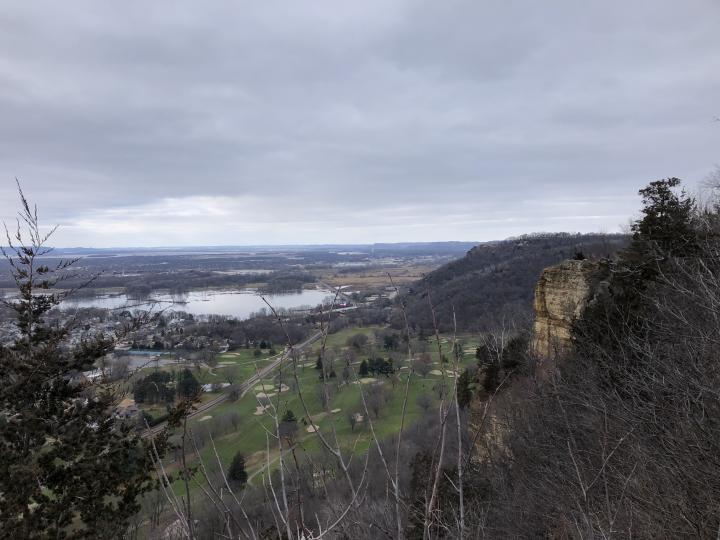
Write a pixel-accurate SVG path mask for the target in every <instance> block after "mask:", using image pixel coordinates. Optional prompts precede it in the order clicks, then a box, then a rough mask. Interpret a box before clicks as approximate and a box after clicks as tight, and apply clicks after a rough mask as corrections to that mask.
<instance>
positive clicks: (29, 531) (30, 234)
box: [0, 191, 162, 538]
mask: <svg viewBox="0 0 720 540" xmlns="http://www.w3.org/2000/svg"><path fill="white" fill-rule="evenodd" d="M20 200H21V203H22V210H21V212H20V214H19V218H20V219H19V220H18V223H19V224H20V223H22V224H23V229H22V230H21V228H20V225H18V230H17V231H16V232H15V233H14V234H13V235H12V237H11V235H10V234H8V238H7V243H8V247H6V248H4V249H2V253H3V255H4V256H5V258H6V260H7V261H8V263H9V266H10V271H11V274H12V277H13V278H14V281H15V284H16V286H17V289H18V297H17V299H16V300H11V301H8V302H6V305H9V306H10V307H11V308H12V310H13V311H14V312H15V316H16V321H15V324H16V327H17V330H18V337H17V339H16V340H15V342H14V343H12V344H10V345H7V346H3V347H0V534H1V535H2V536H3V537H6V538H10V537H12V538H66V537H73V538H89V537H92V538H120V537H122V536H123V534H124V532H125V529H126V527H127V523H128V520H129V518H130V517H131V516H132V515H134V514H135V513H136V512H137V511H138V510H139V509H140V506H139V504H138V502H137V499H138V497H139V496H140V495H141V494H143V493H144V492H146V491H148V490H149V489H150V488H151V487H152V483H151V475H150V472H151V471H152V468H153V467H152V460H151V459H150V455H149V449H148V447H147V446H146V444H145V443H143V442H142V440H141V439H140V437H139V435H138V434H136V433H135V432H134V431H133V427H132V426H131V425H130V424H125V423H122V422H120V421H118V420H116V419H115V418H114V414H113V412H114V410H115V405H116V403H117V402H118V401H119V396H116V395H115V394H113V391H112V389H111V388H106V387H104V386H103V385H102V383H101V382H96V383H90V382H88V381H87V380H85V379H84V378H83V377H82V372H83V371H84V370H88V369H90V368H91V367H92V366H93V364H94V362H95V360H97V359H98V358H100V357H102V356H103V355H105V354H107V353H108V352H110V351H111V350H112V349H113V348H114V342H113V340H111V339H106V338H102V337H98V338H97V339H93V340H84V341H82V342H81V343H80V344H79V345H75V346H73V345H71V344H70V342H69V337H70V330H71V328H70V327H68V326H62V325H58V324H53V325H50V324H48V323H46V321H45V315H46V314H47V312H48V311H49V310H50V309H51V308H53V307H55V306H57V305H58V304H59V303H60V302H61V301H62V300H63V299H64V298H65V296H66V295H65V294H63V293H59V292H54V287H55V285H57V284H58V282H59V281H61V280H62V279H64V278H65V277H66V276H68V275H69V272H70V271H71V266H72V264H73V262H74V261H64V262H59V263H57V264H55V265H54V266H47V265H46V263H45V261H46V260H47V259H44V258H43V257H44V256H46V255H47V254H48V253H50V251H51V249H50V248H47V247H46V242H47V241H48V239H49V237H50V236H51V234H52V231H51V233H49V234H47V235H43V234H42V233H41V232H40V226H39V223H38V218H37V210H36V209H35V208H33V209H32V210H31V208H30V206H29V204H28V202H27V200H26V199H25V197H24V195H23V194H22V191H20ZM40 293H42V294H40ZM158 446H159V447H160V446H162V442H161V441H159V440H158Z"/></svg>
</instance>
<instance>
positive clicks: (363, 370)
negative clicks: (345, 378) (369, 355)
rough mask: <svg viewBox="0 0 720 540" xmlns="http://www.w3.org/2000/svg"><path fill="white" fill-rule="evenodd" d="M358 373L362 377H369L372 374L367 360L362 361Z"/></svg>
mask: <svg viewBox="0 0 720 540" xmlns="http://www.w3.org/2000/svg"><path fill="white" fill-rule="evenodd" d="M358 373H359V374H360V376H361V377H367V376H368V375H369V374H370V372H369V370H368V363H367V361H366V360H363V361H362V362H360V369H359V371H358Z"/></svg>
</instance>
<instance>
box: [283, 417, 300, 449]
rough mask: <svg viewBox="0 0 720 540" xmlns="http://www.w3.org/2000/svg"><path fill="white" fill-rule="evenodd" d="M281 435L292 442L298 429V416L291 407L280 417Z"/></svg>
mask: <svg viewBox="0 0 720 540" xmlns="http://www.w3.org/2000/svg"><path fill="white" fill-rule="evenodd" d="M279 427H280V436H281V437H283V438H284V439H287V440H288V442H289V443H291V444H292V441H293V438H294V437H295V434H296V433H297V431H298V425H297V417H296V416H295V413H294V412H292V410H291V409H288V410H286V411H285V414H283V416H282V418H281V419H280V426H279Z"/></svg>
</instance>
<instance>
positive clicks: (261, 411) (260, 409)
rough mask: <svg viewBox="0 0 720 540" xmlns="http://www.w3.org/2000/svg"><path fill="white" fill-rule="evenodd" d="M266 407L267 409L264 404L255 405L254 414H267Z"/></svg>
mask: <svg viewBox="0 0 720 540" xmlns="http://www.w3.org/2000/svg"><path fill="white" fill-rule="evenodd" d="M266 409H267V407H263V406H262V405H258V406H257V407H255V412H254V413H253V414H254V415H255V416H261V415H263V414H265V410H266Z"/></svg>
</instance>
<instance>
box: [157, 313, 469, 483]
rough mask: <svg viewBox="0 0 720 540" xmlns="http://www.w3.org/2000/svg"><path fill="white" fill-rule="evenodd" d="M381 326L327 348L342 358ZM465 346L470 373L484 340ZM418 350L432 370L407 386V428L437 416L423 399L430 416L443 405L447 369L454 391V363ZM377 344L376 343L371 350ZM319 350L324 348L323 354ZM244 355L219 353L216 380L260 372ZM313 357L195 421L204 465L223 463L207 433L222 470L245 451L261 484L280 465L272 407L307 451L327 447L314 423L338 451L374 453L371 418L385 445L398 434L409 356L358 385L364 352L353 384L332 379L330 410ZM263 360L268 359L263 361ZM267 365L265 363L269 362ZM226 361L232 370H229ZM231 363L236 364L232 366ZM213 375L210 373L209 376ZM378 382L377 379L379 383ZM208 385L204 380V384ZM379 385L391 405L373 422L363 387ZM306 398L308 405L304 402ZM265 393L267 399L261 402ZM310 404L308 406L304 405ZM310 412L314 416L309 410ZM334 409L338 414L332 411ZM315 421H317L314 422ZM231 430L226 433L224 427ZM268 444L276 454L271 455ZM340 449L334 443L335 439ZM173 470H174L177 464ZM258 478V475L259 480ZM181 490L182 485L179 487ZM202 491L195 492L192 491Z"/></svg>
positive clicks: (433, 349)
mask: <svg viewBox="0 0 720 540" xmlns="http://www.w3.org/2000/svg"><path fill="white" fill-rule="evenodd" d="M376 329H377V327H365V328H349V329H344V330H343V331H341V332H338V333H337V334H332V335H330V336H329V338H328V343H329V344H330V343H332V344H333V347H334V348H335V350H336V351H338V350H339V351H340V352H343V349H344V348H345V342H346V341H347V338H348V337H350V336H352V335H354V334H357V333H363V334H366V335H368V337H370V338H372V336H373V334H374V332H375V330H376ZM459 341H461V342H462V344H463V355H462V359H461V361H460V362H461V368H460V371H462V370H463V369H464V368H465V367H467V366H468V365H470V364H473V363H474V362H475V355H474V350H475V347H476V346H477V340H473V339H471V338H469V337H467V336H463V338H462V339H461V340H460V339H459ZM412 345H413V349H415V350H426V351H427V352H428V353H429V354H430V355H431V357H432V360H433V365H432V368H433V369H432V371H431V372H430V373H428V374H427V375H426V376H425V377H422V376H420V375H419V374H417V373H414V374H412V375H411V377H410V384H409V387H408V397H407V410H406V417H405V426H410V425H412V424H413V423H415V422H417V421H418V420H419V419H420V418H421V417H422V416H423V415H424V414H432V413H431V412H426V411H425V410H423V408H422V407H421V405H419V404H418V397H419V396H420V395H421V394H425V395H427V396H429V400H430V405H429V406H428V410H430V411H431V410H432V409H433V408H435V407H437V403H438V384H443V376H442V373H441V372H442V370H443V367H444V368H445V370H446V373H447V374H448V376H447V377H446V378H445V380H444V384H445V386H446V388H450V387H452V385H453V381H454V378H453V376H452V373H451V372H452V363H445V364H443V365H441V364H440V361H439V359H440V355H439V354H438V352H437V344H436V343H435V341H434V339H433V340H428V342H427V343H424V344H421V343H419V342H417V341H415V340H413V342H412ZM441 346H442V354H443V356H446V357H447V358H452V357H453V355H452V338H451V337H448V336H442V340H441ZM372 348H373V344H372V343H371V344H370V345H369V349H370V350H372ZM316 349H317V348H316ZM238 352H239V355H238V356H235V355H234V353H225V354H223V355H219V364H218V366H217V367H216V368H214V370H213V371H214V372H215V373H216V374H217V376H221V375H222V370H223V369H228V368H230V367H234V368H235V369H238V370H241V373H242V374H243V375H247V376H250V375H251V374H252V373H253V372H254V369H255V368H254V363H255V360H256V359H255V358H254V357H253V358H248V356H249V355H252V351H249V352H247V351H245V350H241V351H238ZM312 354H313V355H312V356H308V357H307V358H305V359H304V360H300V361H298V363H297V366H296V367H293V365H292V362H288V363H286V364H285V365H284V367H283V368H282V371H276V372H275V373H274V374H272V375H268V376H267V377H266V378H265V379H264V380H263V381H259V382H258V383H256V384H255V385H254V386H253V388H251V389H250V391H248V392H247V394H246V395H245V396H243V397H242V398H240V399H238V400H237V401H235V402H229V401H226V402H224V403H222V404H220V405H218V406H217V407H214V408H212V409H211V410H209V411H208V412H207V414H200V415H198V416H196V417H194V418H193V419H192V420H191V422H190V426H191V429H192V430H193V432H194V433H195V434H196V435H197V436H198V438H199V439H202V443H204V445H203V446H202V448H201V450H200V455H201V457H202V460H203V462H204V463H205V464H206V466H207V467H208V469H209V470H215V469H216V468H217V460H216V457H215V453H214V450H213V448H212V444H210V443H209V440H207V439H208V437H207V435H206V434H205V435H203V433H204V432H210V433H213V432H215V433H214V434H213V440H214V443H215V448H216V449H217V453H218V456H219V458H220V462H221V464H222V467H223V468H224V469H226V468H227V467H228V465H229V463H230V461H231V460H232V457H233V456H234V454H235V453H236V452H238V451H239V452H242V453H243V454H244V455H245V456H246V467H247V471H248V474H249V475H250V476H251V482H254V481H255V479H254V478H253V474H254V473H257V472H258V471H261V470H262V469H264V468H265V467H266V466H267V463H268V460H269V461H270V469H271V470H272V469H273V468H274V467H276V465H277V464H276V459H277V456H278V445H277V439H276V438H275V437H273V436H272V435H269V434H268V433H274V432H275V426H274V420H273V419H272V417H271V414H270V412H269V411H271V410H273V408H274V409H275V410H277V411H279V413H278V414H279V415H280V416H281V415H282V414H284V412H285V411H286V410H287V409H291V410H292V411H293V412H294V414H295V416H296V417H297V419H298V431H297V434H296V436H295V442H296V444H297V445H298V446H301V447H302V448H303V449H304V450H306V451H308V452H314V451H316V450H317V449H319V448H320V442H319V441H318V436H317V435H316V434H315V433H312V432H309V431H308V427H309V426H310V425H311V423H314V424H315V425H316V426H318V427H319V430H320V431H321V433H323V434H324V435H325V436H326V437H327V438H328V439H333V431H334V433H335V435H336V436H337V440H338V442H339V445H340V446H341V447H342V448H344V449H350V448H351V447H355V449H356V452H363V451H365V450H367V449H368V447H369V446H370V445H371V443H372V436H371V431H370V426H369V420H371V421H372V423H373V427H374V430H375V434H376V436H377V437H378V438H379V439H383V438H386V437H389V436H392V435H393V434H395V433H397V431H398V429H399V426H400V423H401V419H402V409H403V401H404V393H405V384H406V381H407V376H408V373H409V369H408V363H407V361H406V360H403V359H402V357H406V354H404V355H403V354H399V355H398V356H400V357H401V358H400V359H399V360H397V361H396V363H395V367H396V370H397V371H396V373H395V374H394V375H392V376H385V375H374V376H369V377H367V378H366V379H363V381H364V383H361V382H360V381H359V380H358V379H360V377H359V376H358V375H357V370H358V367H359V364H360V362H361V361H362V360H363V359H366V358H368V354H369V353H358V354H357V358H356V361H355V362H354V364H353V365H352V366H351V371H352V376H351V381H349V382H347V383H345V382H344V381H342V380H341V378H340V377H336V378H334V379H331V380H329V381H328V383H327V384H328V389H329V391H330V394H331V398H330V401H329V403H328V405H327V407H323V406H322V405H321V402H320V398H319V395H318V393H319V390H321V389H322V384H323V383H322V381H321V380H320V371H319V370H317V369H315V367H314V361H313V358H315V357H316V355H317V353H316V352H313V353H312ZM373 354H375V355H378V354H379V355H381V356H382V355H386V354H387V353H386V352H385V351H377V350H375V352H374V353H373ZM263 360H264V361H267V360H265V359H263ZM263 360H260V361H259V362H258V363H260V362H262V361H263ZM343 362H344V360H342V359H339V358H336V360H335V366H337V367H336V371H337V372H338V373H339V372H340V369H341V366H342V365H343ZM225 363H227V365H224V364H225ZM230 363H232V364H233V366H230ZM209 376H210V375H209ZM373 379H374V380H373ZM204 380H205V379H204ZM280 381H282V384H283V385H285V386H284V387H283V390H284V391H282V392H278V391H277V390H278V384H279V382H280ZM373 386H376V387H377V386H380V387H382V389H383V390H382V391H383V392H385V393H387V401H385V402H384V403H383V404H382V406H381V407H380V408H379V411H378V414H377V417H376V415H375V414H373V413H372V411H371V414H370V419H368V418H367V416H368V415H367V414H366V411H365V410H364V408H363V405H362V400H361V395H360V392H361V389H362V391H364V392H366V399H368V395H369V393H370V392H371V391H372V387H373ZM263 392H264V393H265V394H269V395H270V398H269V399H270V400H271V404H268V402H267V401H265V400H263V397H262V393H263ZM300 394H302V396H303V400H302V401H301V399H300ZM258 395H260V396H261V397H260V399H259V398H258ZM303 401H304V405H303ZM262 405H269V409H268V410H265V411H264V410H263V408H262ZM306 408H307V410H306ZM332 411H335V412H332ZM355 413H359V414H361V415H362V416H363V417H364V418H363V420H362V421H360V422H357V423H356V424H355V426H354V427H353V426H352V425H351V422H350V420H349V418H348V416H349V415H351V414H355ZM229 418H233V421H234V424H233V425H232V426H231V427H228V426H229V420H228V419H229ZM311 418H312V422H311ZM222 426H225V427H222ZM268 441H269V446H270V452H269V454H268V451H267V447H268ZM333 444H334V439H333ZM170 469H171V470H172V469H173V465H172V464H170ZM257 480H259V477H257ZM175 488H176V489H180V486H179V485H176V486H175ZM193 489H196V488H193Z"/></svg>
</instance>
